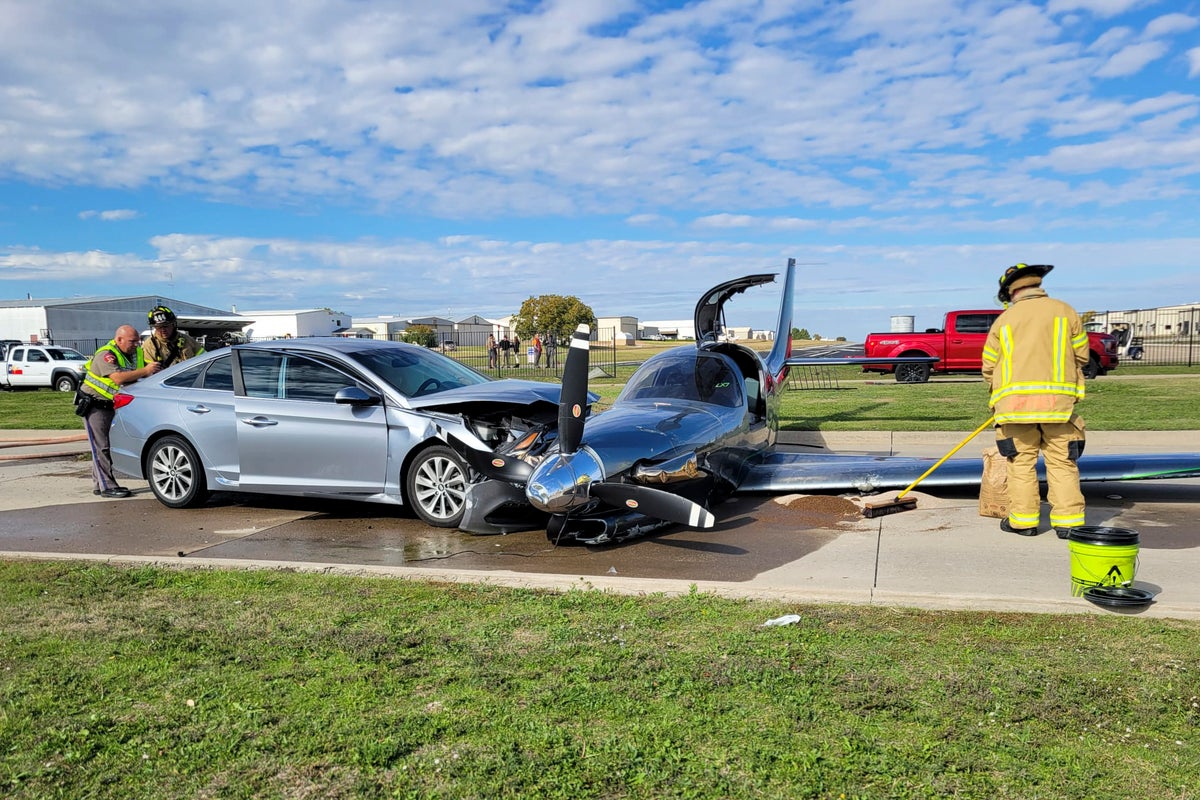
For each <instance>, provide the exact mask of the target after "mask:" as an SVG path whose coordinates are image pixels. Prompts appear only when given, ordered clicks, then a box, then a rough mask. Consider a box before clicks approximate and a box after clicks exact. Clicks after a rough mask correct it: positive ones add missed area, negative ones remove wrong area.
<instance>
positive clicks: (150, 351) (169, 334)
mask: <svg viewBox="0 0 1200 800" xmlns="http://www.w3.org/2000/svg"><path fill="white" fill-rule="evenodd" d="M146 319H147V321H149V323H150V325H151V327H152V328H153V329H154V333H153V334H152V335H150V336H147V337H146V341H145V342H144V343H143V344H142V352H143V353H144V354H145V357H146V361H157V362H158V363H159V364H161V365H162V368H163V369H166V368H167V367H169V366H171V365H172V364H175V363H178V362H180V361H187V360H188V359H189V358H194V357H195V356H198V355H200V354H201V353H203V352H204V348H203V347H201V346H200V345H199V343H197V342H196V340H195V339H193V338H192V337H191V336H188V335H187V334H186V333H180V332H179V330H178V329H177V328H176V321H177V320H176V318H175V312H174V311H172V310H171V309H169V308H167V307H166V306H155V307H154V308H152V309H150V312H149V313H148V314H146Z"/></svg>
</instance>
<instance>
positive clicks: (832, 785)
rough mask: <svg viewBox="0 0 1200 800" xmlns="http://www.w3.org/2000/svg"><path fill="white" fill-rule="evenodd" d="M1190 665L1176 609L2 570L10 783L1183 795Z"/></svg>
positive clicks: (1199, 631) (127, 795)
mask: <svg viewBox="0 0 1200 800" xmlns="http://www.w3.org/2000/svg"><path fill="white" fill-rule="evenodd" d="M792 612H795V613H799V614H800V616H801V621H800V622H799V623H798V624H795V625H791V626H785V627H763V625H762V623H763V622H765V621H766V620H768V619H771V618H774V617H777V616H780V615H782V614H784V613H792ZM1197 664H1200V626H1197V625H1196V624H1195V623H1188V622H1178V621H1169V620H1149V619H1138V618H1129V617H1121V616H1104V617H1101V616H1091V615H1089V616H1080V617H1063V616H1053V615H1028V616H1025V615H1018V614H1003V613H979V612H974V613H967V612H933V611H907V610H902V609H889V608H854V607H837V606H796V605H782V604H779V603H767V602H746V601H734V600H726V599H720V598H717V597H713V596H709V595H703V594H698V593H696V594H692V595H689V596H683V597H664V596H648V597H628V596H618V595H612V594H607V593H601V592H596V591H589V590H586V589H580V590H576V591H570V592H566V593H561V594H557V593H543V592H534V591H523V590H517V589H505V588H497V587H489V586H472V585H441V584H434V583H426V582H419V581H403V580H390V579H365V578H364V579H357V578H349V577H336V576H325V575H318V574H295V573H288V572H270V571H263V572H225V571H199V570H195V571H172V570H158V569H146V568H138V569H119V568H113V567H108V566H95V565H80V564H72V563H6V564H0V791H2V792H3V793H4V795H5V796H6V797H9V798H38V799H39V800H40V799H41V798H48V797H63V798H77V797H96V798H122V800H129V799H132V798H163V797H192V798H217V797H220V798H257V797H281V798H310V797H311V798H317V797H320V798H359V797H367V798H374V797H379V798H384V797H445V798H461V797H472V798H474V797H478V798H496V797H529V798H571V799H572V800H577V798H590V797H596V798H600V797H603V798H625V797H631V798H659V797H692V798H729V797H756V798H757V797H763V798H809V797H811V798H842V797H846V798H858V797H860V798H933V797H951V796H953V797H969V798H988V799H989V800H990V799H991V798H998V797H1013V798H1036V797H1044V798H1070V797H1080V798H1082V797H1106V796H1110V795H1111V796H1120V797H1130V798H1185V797H1195V795H1196V789H1197V788H1198V786H1200V784H1198V783H1197V775H1200V682H1198V681H1197V675H1196V665H1197Z"/></svg>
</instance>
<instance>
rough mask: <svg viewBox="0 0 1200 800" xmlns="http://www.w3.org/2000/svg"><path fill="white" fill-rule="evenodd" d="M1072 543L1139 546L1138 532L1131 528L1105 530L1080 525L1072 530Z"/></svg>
mask: <svg viewBox="0 0 1200 800" xmlns="http://www.w3.org/2000/svg"><path fill="white" fill-rule="evenodd" d="M1068 538H1069V540H1070V541H1072V542H1082V543H1084V544H1114V545H1121V544H1137V543H1138V532H1137V531H1135V530H1131V529H1130V528H1105V527H1102V526H1100V525H1080V526H1079V527H1078V528H1071V535H1070V536H1069V537H1068Z"/></svg>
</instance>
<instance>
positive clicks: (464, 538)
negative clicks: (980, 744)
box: [0, 431, 1200, 619]
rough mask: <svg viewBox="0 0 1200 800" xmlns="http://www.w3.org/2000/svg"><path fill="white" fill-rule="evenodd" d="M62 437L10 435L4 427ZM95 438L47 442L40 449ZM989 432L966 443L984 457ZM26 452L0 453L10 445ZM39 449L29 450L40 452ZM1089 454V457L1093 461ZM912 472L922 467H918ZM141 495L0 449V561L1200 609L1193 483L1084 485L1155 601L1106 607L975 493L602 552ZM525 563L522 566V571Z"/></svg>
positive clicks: (828, 501) (731, 510)
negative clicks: (1004, 526) (122, 493)
mask: <svg viewBox="0 0 1200 800" xmlns="http://www.w3.org/2000/svg"><path fill="white" fill-rule="evenodd" d="M965 435H966V433H965V432H963V433H958V432H940V433H887V432H853V433H824V434H822V433H794V434H785V435H783V437H782V438H783V440H784V441H785V442H788V443H790V444H791V445H792V446H803V447H806V448H811V449H812V450H813V451H814V452H820V450H819V449H817V448H828V449H829V450H833V451H836V452H864V453H872V454H880V455H914V456H930V457H937V456H941V455H943V454H944V453H945V452H947V451H948V450H949V449H950V448H952V447H953V446H954V445H955V444H957V443H958V442H959V441H960V440H961V438H962V437H963V436H965ZM22 437H24V438H25V439H30V438H60V436H59V435H58V432H53V433H52V434H51V435H49V436H47V434H46V432H15V431H9V432H0V443H3V442H4V441H5V440H9V441H11V440H14V439H21V438H22ZM68 444H75V446H76V450H77V452H83V453H86V442H83V443H82V446H81V447H80V446H79V445H78V443H62V442H56V443H53V444H44V445H41V446H40V447H41V448H42V449H46V448H50V447H55V448H64V447H66V446H67V445H68ZM988 444H990V440H989V439H988V437H987V434H983V435H981V436H980V437H979V439H977V440H975V441H974V442H972V443H971V444H969V445H967V447H965V448H964V449H963V450H962V451H960V453H959V456H962V457H970V458H978V456H979V452H980V450H982V448H983V447H984V446H986V445H988ZM16 449H17V448H6V449H4V450H0V452H2V453H6V454H7V453H10V452H12V451H13V450H16ZM37 449H38V447H37V446H33V447H32V448H31V450H30V451H29V452H34V451H36V450H37ZM1088 452H1089V453H1131V452H1200V431H1171V432H1117V433H1105V432H1091V433H1090V434H1089V440H1088ZM1085 457H1086V456H1085ZM914 477H915V476H914ZM130 488H133V489H135V491H136V494H135V498H133V499H130V500H100V499H98V498H95V497H94V496H92V494H91V484H90V477H89V465H88V462H87V461H86V460H85V459H81V458H79V457H78V456H76V455H73V454H71V453H69V452H68V453H66V454H63V453H58V454H56V455H55V456H54V457H43V458H36V459H34V458H30V459H11V460H7V461H4V462H0V557H3V558H84V559H94V560H102V561H110V562H117V563H153V564H160V565H163V566H173V567H179V566H188V565H190V566H206V567H228V568H286V569H293V570H294V569H311V570H320V571H325V572H337V573H346V574H370V575H389V576H394V577H408V578H424V579H433V580H445V581H456V582H458V581H478V582H487V583H493V584H503V585H511V586H523V587H536V588H548V589H557V590H562V589H565V588H570V587H581V586H587V587H594V588H599V589H606V590H612V591H621V592H636V593H652V592H663V593H685V592H688V591H691V590H693V588H694V589H697V590H700V591H704V592H711V593H714V594H720V595H724V596H730V597H743V598H760V599H772V600H776V601H781V602H784V603H793V602H794V603H812V602H842V603H854V604H880V605H887V606H897V607H917V608H933V609H988V610H1001V611H1028V612H1059V613H1098V614H1111V613H1122V614H1138V615H1142V616H1149V617H1173V618H1182V619H1200V580H1197V576H1200V524H1198V523H1197V521H1196V512H1197V509H1200V480H1196V479H1187V480H1178V481H1141V482H1119V483H1118V482H1113V483H1090V484H1085V494H1086V495H1087V498H1088V512H1087V522H1088V524H1089V525H1103V526H1112V527H1124V528H1131V529H1133V530H1136V531H1138V532H1139V536H1140V547H1139V558H1138V565H1137V575H1136V582H1135V584H1134V585H1135V586H1136V587H1138V588H1142V589H1146V590H1148V591H1150V592H1152V593H1153V594H1154V602H1153V603H1152V604H1150V605H1148V606H1144V607H1138V608H1134V609H1122V610H1112V609H1107V608H1101V607H1098V606H1095V605H1093V604H1091V603H1089V602H1087V601H1086V600H1083V599H1081V598H1076V597H1072V596H1071V586H1070V575H1071V564H1070V560H1071V554H1070V549H1069V546H1068V543H1067V542H1065V541H1062V540H1059V539H1057V538H1056V537H1055V536H1054V534H1053V533H1047V534H1043V535H1041V536H1038V537H1021V536H1016V535H1013V534H1005V533H1002V532H1001V531H1000V530H999V527H998V525H999V522H998V520H995V519H991V518H982V517H980V516H979V515H978V502H977V498H976V496H975V495H974V494H973V493H972V492H967V491H958V492H953V491H941V490H939V492H938V494H937V495H932V494H927V493H924V492H921V491H920V490H919V489H918V490H917V491H916V492H914V494H915V495H916V496H917V498H918V507H917V509H915V510H913V511H908V512H904V513H900V514H893V515H889V516H886V517H879V518H876V519H869V520H868V519H864V518H862V517H861V515H859V514H858V513H857V506H856V505H854V503H855V501H856V498H854V497H852V496H849V495H846V496H843V497H832V496H818V495H814V496H808V497H805V496H797V495H793V496H788V497H779V498H766V497H751V498H739V499H736V500H734V501H731V502H730V503H727V504H725V505H723V506H721V507H719V508H717V509H715V510H716V513H717V515H718V518H719V519H720V520H721V523H720V524H719V525H718V526H717V528H715V529H714V530H712V531H693V530H677V531H670V532H667V533H664V534H662V535H659V536H654V537H650V538H647V539H644V540H640V541H635V542H632V543H628V544H626V545H622V546H618V547H609V548H552V547H549V546H548V544H547V542H546V539H545V536H544V534H542V533H541V532H530V533H527V534H512V535H510V536H505V537H474V536H470V535H468V534H462V533H459V532H457V531H441V530H436V529H428V528H424V526H421V525H420V524H419V523H417V522H416V521H415V520H411V519H404V518H401V517H400V516H399V515H398V514H397V512H396V510H395V509H391V508H389V507H386V506H367V505H364V504H337V505H336V506H335V507H333V508H330V507H329V504H327V503H321V502H319V501H297V502H296V503H291V504H289V503H286V502H283V503H281V502H277V501H278V500H279V498H263V497H253V496H237V497H236V499H234V500H230V499H229V498H234V497H235V496H233V495H224V498H225V499H223V500H221V501H218V502H215V503H210V506H208V507H205V508H203V509H198V510H195V511H172V510H170V509H166V508H164V507H162V506H161V505H160V504H158V503H157V501H154V500H153V498H152V495H150V494H149V491H148V489H147V488H146V487H145V485H144V484H139V483H137V482H132V481H131V482H130ZM514 565H516V566H514Z"/></svg>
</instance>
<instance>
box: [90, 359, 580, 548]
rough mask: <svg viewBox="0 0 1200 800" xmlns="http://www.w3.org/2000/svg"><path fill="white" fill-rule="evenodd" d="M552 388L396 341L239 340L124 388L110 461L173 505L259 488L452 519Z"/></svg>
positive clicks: (447, 523)
mask: <svg viewBox="0 0 1200 800" xmlns="http://www.w3.org/2000/svg"><path fill="white" fill-rule="evenodd" d="M558 397H559V386H558V385H557V384H548V383H540V382H535V381H520V380H499V381H498V380H493V379H491V378H488V377H487V376H486V375H483V374H481V373H479V372H476V371H475V370H473V369H471V368H470V367H468V366H466V365H464V364H461V363H459V362H458V361H455V360H454V359H451V358H449V357H447V356H444V355H442V354H440V353H437V352H434V351H431V350H428V349H426V348H423V347H417V346H415V345H410V344H404V343H400V342H379V341H373V340H369V339H339V338H314V339H283V340H276V341H271V342H258V343H252V344H242V345H236V346H234V347H230V348H224V349H220V350H214V351H210V352H208V353H204V354H203V355H201V356H199V357H197V358H194V359H191V360H189V361H186V362H183V363H181V364H178V365H176V366H174V367H172V368H171V369H168V370H165V371H163V372H161V373H159V374H158V375H155V376H153V377H151V378H148V379H145V380H142V381H138V382H137V383H134V384H131V385H129V386H127V387H125V388H124V389H123V390H122V391H121V393H120V394H118V395H117V397H116V400H115V406H116V408H117V411H116V415H115V420H114V423H113V428H112V436H111V443H112V456H113V463H114V466H115V467H116V468H117V469H118V470H119V471H120V472H122V473H125V474H127V475H130V476H132V477H134V478H144V479H145V480H147V481H148V482H149V483H150V488H151V490H152V491H153V492H154V495H155V497H157V498H158V500H159V501H160V502H162V503H163V504H164V505H166V506H169V507H171V508H186V507H191V506H197V505H201V504H203V503H204V502H205V501H206V499H207V498H208V496H209V493H210V492H211V491H228V492H259V493H264V494H285V495H299V496H316V497H331V498H339V499H349V500H361V501H366V502H374V503H394V504H403V505H408V506H411V507H412V509H413V510H414V511H415V512H416V513H417V515H418V516H419V517H420V518H421V519H423V520H424V521H426V522H428V523H429V524H431V525H436V526H439V527H455V526H458V525H459V523H460V522H461V521H462V518H463V513H464V506H465V504H466V500H465V498H466V496H467V490H468V488H469V486H470V485H471V484H478V483H482V482H485V481H486V480H487V479H486V478H485V477H484V476H483V475H482V474H481V473H480V472H479V471H477V470H476V469H474V468H473V466H472V465H473V464H476V463H483V464H486V463H487V461H488V460H489V459H491V458H493V456H492V453H493V452H494V451H496V450H497V449H500V448H505V447H511V445H512V443H513V442H514V441H515V440H517V439H520V438H521V437H525V436H527V435H528V433H529V431H531V430H541V429H544V428H545V427H547V426H552V424H553V420H554V418H555V415H556V413H557V408H558ZM496 502H497V504H499V503H500V502H501V501H500V500H497V501H496ZM485 511H486V510H485Z"/></svg>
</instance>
